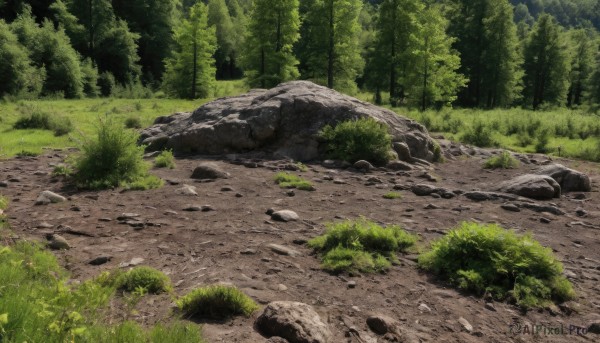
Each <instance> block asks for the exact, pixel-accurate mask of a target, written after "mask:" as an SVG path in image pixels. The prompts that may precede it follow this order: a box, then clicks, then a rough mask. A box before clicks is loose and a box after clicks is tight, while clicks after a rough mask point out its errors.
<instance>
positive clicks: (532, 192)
mask: <svg viewBox="0 0 600 343" xmlns="http://www.w3.org/2000/svg"><path fill="white" fill-rule="evenodd" d="M494 190H496V191H500V192H505V193H511V194H516V195H520V196H523V197H526V198H531V199H537V200H548V199H552V198H558V197H560V192H561V188H560V185H559V184H558V182H556V181H555V180H554V179H553V178H551V177H550V176H547V175H537V174H525V175H520V176H517V177H515V178H513V179H511V180H508V181H504V182H502V183H500V185H498V186H497V187H495V188H494Z"/></svg>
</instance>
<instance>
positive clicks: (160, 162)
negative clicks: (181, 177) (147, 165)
mask: <svg viewBox="0 0 600 343" xmlns="http://www.w3.org/2000/svg"><path fill="white" fill-rule="evenodd" d="M154 166H155V167H156V168H169V169H175V158H174V157H173V152H172V151H171V150H165V151H163V152H161V153H160V155H158V156H156V158H155V159H154Z"/></svg>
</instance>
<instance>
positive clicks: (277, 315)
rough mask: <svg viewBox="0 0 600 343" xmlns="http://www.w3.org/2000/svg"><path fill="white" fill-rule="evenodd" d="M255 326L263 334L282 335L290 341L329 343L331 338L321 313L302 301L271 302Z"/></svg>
mask: <svg viewBox="0 0 600 343" xmlns="http://www.w3.org/2000/svg"><path fill="white" fill-rule="evenodd" d="M255 326H256V328H257V330H258V331H259V332H260V333H261V334H262V335H263V336H266V337H269V338H270V337H273V336H277V337H282V338H285V339H286V340H287V341H288V342H290V343H327V342H329V341H330V339H331V331H330V330H329V328H328V327H327V325H326V324H325V323H323V321H322V320H321V317H320V316H319V314H318V313H317V312H316V311H315V310H314V309H313V308H312V307H311V306H309V305H307V304H304V303H300V302H293V301H275V302H271V303H269V304H268V305H267V307H266V308H265V309H264V311H263V313H262V314H261V315H260V316H259V317H258V318H257V319H256V322H255Z"/></svg>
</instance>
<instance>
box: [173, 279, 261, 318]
mask: <svg viewBox="0 0 600 343" xmlns="http://www.w3.org/2000/svg"><path fill="white" fill-rule="evenodd" d="M177 306H178V307H179V309H180V310H181V312H182V313H183V314H184V315H185V316H187V317H200V318H212V319H223V318H229V317H232V316H236V315H244V316H247V317H248V316H250V315H251V314H252V313H253V312H254V311H256V310H258V305H257V304H256V303H255V302H254V300H252V298H250V297H248V296H247V295H246V294H244V293H243V292H242V291H240V290H239V289H237V288H235V287H231V286H223V285H213V286H207V287H201V288H196V289H194V290H193V291H191V292H190V293H188V294H186V295H185V296H183V297H181V298H180V299H179V300H177Z"/></svg>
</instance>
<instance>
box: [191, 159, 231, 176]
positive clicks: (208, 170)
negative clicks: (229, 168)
mask: <svg viewBox="0 0 600 343" xmlns="http://www.w3.org/2000/svg"><path fill="white" fill-rule="evenodd" d="M228 177H229V174H228V173H226V172H224V171H222V170H221V169H220V168H219V167H218V166H217V165H216V164H214V163H211V162H202V163H200V164H199V165H198V166H197V167H196V168H195V169H194V172H192V176H191V178H192V179H197V180H206V179H209V180H214V179H226V178H228Z"/></svg>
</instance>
